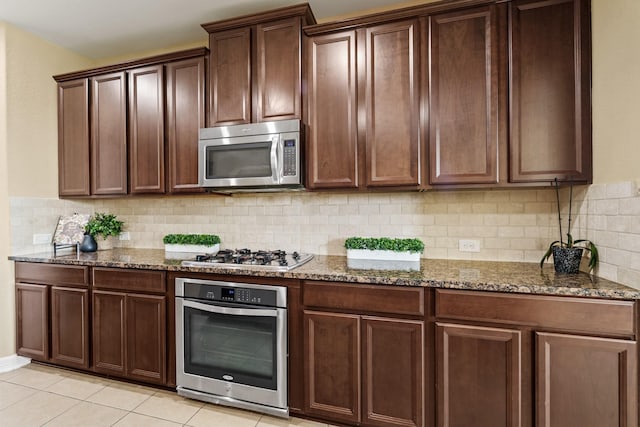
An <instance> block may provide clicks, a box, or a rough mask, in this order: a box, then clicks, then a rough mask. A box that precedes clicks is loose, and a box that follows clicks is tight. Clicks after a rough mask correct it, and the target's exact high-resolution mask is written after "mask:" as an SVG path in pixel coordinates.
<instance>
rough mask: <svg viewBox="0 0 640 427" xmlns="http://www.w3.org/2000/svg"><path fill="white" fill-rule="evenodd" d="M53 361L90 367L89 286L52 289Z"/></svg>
mask: <svg viewBox="0 0 640 427" xmlns="http://www.w3.org/2000/svg"><path fill="white" fill-rule="evenodd" d="M51 362H53V363H57V364H60V365H65V366H70V367H74V368H81V369H88V368H89V289H86V288H85V289H81V288H63V287H58V286H53V287H52V288H51Z"/></svg>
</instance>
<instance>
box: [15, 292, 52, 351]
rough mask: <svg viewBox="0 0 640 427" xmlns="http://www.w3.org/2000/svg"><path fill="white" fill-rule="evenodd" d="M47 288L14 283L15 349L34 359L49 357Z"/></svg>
mask: <svg viewBox="0 0 640 427" xmlns="http://www.w3.org/2000/svg"><path fill="white" fill-rule="evenodd" d="M48 295H49V290H48V288H47V286H45V285H31V284H26V283H16V350H17V353H18V354H19V355H21V356H25V357H30V358H32V359H35V360H47V358H48V357H49V326H48V325H49V302H48Z"/></svg>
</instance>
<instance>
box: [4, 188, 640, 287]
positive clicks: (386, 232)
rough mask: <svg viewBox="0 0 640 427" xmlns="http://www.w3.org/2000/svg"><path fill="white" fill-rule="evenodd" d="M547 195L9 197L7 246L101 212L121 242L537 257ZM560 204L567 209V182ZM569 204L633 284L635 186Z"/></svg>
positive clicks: (639, 221)
mask: <svg viewBox="0 0 640 427" xmlns="http://www.w3.org/2000/svg"><path fill="white" fill-rule="evenodd" d="M555 200H556V196H555V192H554V191H553V190H552V189H551V188H549V189H518V190H491V191H448V192H424V193H373V194H371V193H368V194H343V193H340V194H327V193H311V192H301V193H274V194H258V195H256V194H253V195H234V196H232V197H225V196H218V195H201V196H167V197H140V198H130V199H129V198H126V199H100V200H80V201H69V200H58V199H34V198H12V199H11V227H12V253H14V254H21V253H30V252H38V251H41V250H43V249H45V250H46V249H48V247H47V246H46V245H44V246H36V245H33V234H34V233H53V230H54V228H55V224H56V221H57V218H58V215H61V214H69V213H73V212H81V213H92V212H109V213H114V214H116V215H118V217H119V218H120V219H121V220H123V221H124V222H125V231H128V232H129V234H130V237H131V240H128V241H119V242H118V244H119V245H120V246H126V247H139V248H162V247H163V244H162V237H163V236H164V235H165V234H168V233H214V234H218V235H219V236H220V237H221V239H222V247H228V248H240V247H252V248H258V247H259V248H274V249H275V248H283V249H285V250H298V251H304V252H312V253H315V254H321V255H344V254H345V250H344V248H343V242H344V239H345V238H346V237H349V236H367V237H368V236H374V237H376V236H388V237H418V238H420V239H422V240H423V241H424V243H425V246H426V249H425V253H424V255H423V256H424V257H425V258H449V259H476V260H499V261H528V262H537V261H539V259H540V257H541V256H542V253H543V252H544V250H545V249H546V247H547V246H548V245H549V243H550V242H551V241H552V240H554V239H557V236H558V226H557V213H556V209H555ZM562 205H563V209H564V210H565V211H566V210H567V209H568V193H567V190H566V189H564V190H563V192H562ZM612 205H615V206H616V207H615V209H614V208H613V207H612ZM574 209H575V212H576V213H577V215H576V216H575V221H574V227H573V228H574V231H573V233H574V236H575V237H583V238H589V239H592V240H593V241H594V242H595V243H596V244H598V246H599V247H600V248H602V249H601V257H602V266H601V268H600V272H599V274H600V275H601V276H603V277H606V278H609V279H613V280H617V281H620V282H622V283H625V284H629V285H632V286H634V285H635V286H636V287H640V281H639V278H640V236H639V234H640V197H638V194H637V190H636V186H635V184H634V183H618V184H608V185H592V186H589V187H587V186H582V187H576V188H575V189H574ZM563 216H566V215H564V214H563ZM565 224H566V223H565ZM565 226H566V225H565ZM460 239H474V240H478V241H479V242H480V252H460V251H459V250H458V244H459V240H460Z"/></svg>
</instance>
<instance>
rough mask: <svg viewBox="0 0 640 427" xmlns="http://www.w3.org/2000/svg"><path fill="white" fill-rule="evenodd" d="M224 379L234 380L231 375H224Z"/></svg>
mask: <svg viewBox="0 0 640 427" xmlns="http://www.w3.org/2000/svg"><path fill="white" fill-rule="evenodd" d="M222 379H223V380H226V381H233V377H232V376H231V375H223V376H222Z"/></svg>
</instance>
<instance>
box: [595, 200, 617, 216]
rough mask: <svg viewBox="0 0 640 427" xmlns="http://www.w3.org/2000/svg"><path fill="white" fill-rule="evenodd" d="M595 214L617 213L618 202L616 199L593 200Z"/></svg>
mask: <svg viewBox="0 0 640 427" xmlns="http://www.w3.org/2000/svg"><path fill="white" fill-rule="evenodd" d="M594 205H595V211H594V212H593V213H595V214H596V215H618V210H619V209H618V208H619V202H618V200H612V199H607V200H596V201H595V202H594Z"/></svg>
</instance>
